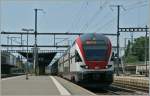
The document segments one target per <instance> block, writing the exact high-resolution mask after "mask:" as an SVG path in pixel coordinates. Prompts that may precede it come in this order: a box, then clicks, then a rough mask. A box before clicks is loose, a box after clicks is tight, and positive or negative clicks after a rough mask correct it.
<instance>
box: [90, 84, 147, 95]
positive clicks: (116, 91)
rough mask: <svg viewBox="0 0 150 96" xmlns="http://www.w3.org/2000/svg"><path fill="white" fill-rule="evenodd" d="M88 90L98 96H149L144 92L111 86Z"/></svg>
mask: <svg viewBox="0 0 150 96" xmlns="http://www.w3.org/2000/svg"><path fill="white" fill-rule="evenodd" d="M88 90H90V91H92V92H94V93H95V94H97V95H148V93H145V92H142V91H137V90H132V89H127V88H122V87H119V86H115V85H111V86H109V87H105V88H103V87H102V88H92V89H89V88H88Z"/></svg>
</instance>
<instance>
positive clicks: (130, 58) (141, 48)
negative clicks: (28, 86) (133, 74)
mask: <svg viewBox="0 0 150 96" xmlns="http://www.w3.org/2000/svg"><path fill="white" fill-rule="evenodd" d="M145 40H146V38H145V37H139V38H136V39H135V40H134V43H133V44H131V43H130V42H128V45H127V49H126V50H125V55H124V57H125V62H129V63H131V62H136V61H144V60H145V54H146V55H147V59H148V55H149V54H148V50H149V48H148V47H149V38H147V44H146V43H145ZM145 44H146V45H145ZM145 47H146V51H147V52H146V53H145Z"/></svg>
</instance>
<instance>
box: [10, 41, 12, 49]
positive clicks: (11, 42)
mask: <svg viewBox="0 0 150 96" xmlns="http://www.w3.org/2000/svg"><path fill="white" fill-rule="evenodd" d="M10 40H11V46H12V38H10ZM11 50H12V47H11Z"/></svg>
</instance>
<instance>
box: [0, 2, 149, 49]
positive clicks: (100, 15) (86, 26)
mask: <svg viewBox="0 0 150 96" xmlns="http://www.w3.org/2000/svg"><path fill="white" fill-rule="evenodd" d="M0 4H1V5H0V14H1V17H0V23H1V26H0V31H11V32H13V31H16V32H17V31H21V29H22V28H32V29H34V9H35V8H40V9H43V10H44V12H41V11H39V12H38V32H84V33H89V32H90V33H91V32H97V33H116V29H117V28H116V25H117V23H116V22H117V18H116V16H117V11H116V8H115V7H114V8H111V7H110V5H117V4H120V5H122V6H123V8H121V15H120V27H145V25H148V23H149V22H148V20H149V13H148V12H149V6H150V5H149V0H1V1H0ZM123 9H126V10H123ZM134 36H135V37H139V36H144V34H143V33H135V34H134ZM31 37H32V38H31ZM58 37H61V38H62V36H57V38H58ZM63 37H64V38H69V39H71V40H72V41H73V40H74V38H75V37H73V36H72V37H71V36H70V37H67V36H63ZM52 38H53V36H45V37H44V36H38V44H39V45H40V44H50V45H52V44H53V42H52ZM109 38H110V39H111V41H112V43H113V45H114V46H115V45H116V37H111V36H110V37H109ZM124 38H130V33H122V34H121V36H120V45H121V46H124ZM24 39H26V36H24ZM33 40H34V38H33V36H30V40H29V41H30V42H29V44H33V43H34V41H33ZM57 42H59V40H57ZM1 43H2V44H6V36H2V41H1ZM64 43H66V42H64ZM13 44H15V43H13Z"/></svg>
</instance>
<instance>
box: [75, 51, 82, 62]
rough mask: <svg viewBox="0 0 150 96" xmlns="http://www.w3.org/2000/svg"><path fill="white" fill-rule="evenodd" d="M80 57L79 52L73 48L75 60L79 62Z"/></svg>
mask: <svg viewBox="0 0 150 96" xmlns="http://www.w3.org/2000/svg"><path fill="white" fill-rule="evenodd" d="M81 61H82V60H81V57H80V55H79V53H78V52H77V51H76V50H75V62H81Z"/></svg>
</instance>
